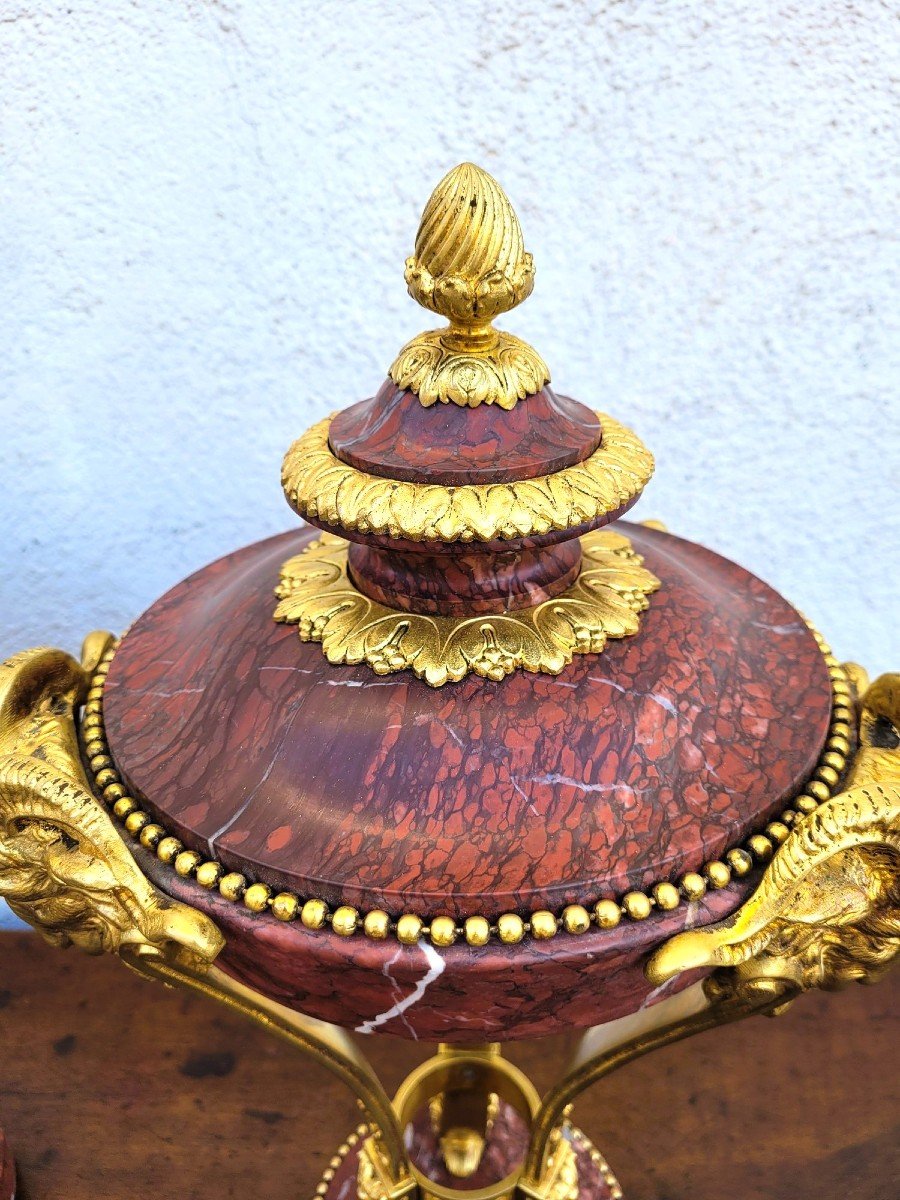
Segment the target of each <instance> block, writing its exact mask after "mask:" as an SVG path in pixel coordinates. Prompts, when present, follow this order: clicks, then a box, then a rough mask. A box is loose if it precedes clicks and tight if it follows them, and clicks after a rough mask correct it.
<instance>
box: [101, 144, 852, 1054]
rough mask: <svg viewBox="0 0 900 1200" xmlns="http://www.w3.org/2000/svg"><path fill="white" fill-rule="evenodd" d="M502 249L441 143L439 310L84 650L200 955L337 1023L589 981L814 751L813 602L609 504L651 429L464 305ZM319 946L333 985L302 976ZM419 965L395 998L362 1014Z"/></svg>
mask: <svg viewBox="0 0 900 1200" xmlns="http://www.w3.org/2000/svg"><path fill="white" fill-rule="evenodd" d="M532 280H533V264H532V263H531V258H530V255H527V254H526V253H525V251H524V248H523V244H522V238H521V231H520V229H519V226H518V221H517V220H516V218H515V214H514V213H513V212H512V209H511V206H510V205H509V202H508V200H507V199H506V197H505V195H504V193H503V192H502V190H501V189H500V188H499V185H498V184H496V182H495V181H494V180H492V179H491V178H490V176H487V175H486V174H485V173H484V172H481V171H479V170H478V168H475V167H472V166H471V165H470V164H464V165H463V166H462V167H460V168H456V169H455V171H453V172H451V173H450V174H449V175H448V176H447V177H446V179H445V180H443V181H442V182H441V184H439V185H438V188H437V189H436V190H435V193H434V195H433V196H432V199H431V200H430V201H429V204H428V206H427V207H426V209H425V213H424V214H423V218H422V225H421V226H420V230H419V235H418V237H417V241H416V253H415V254H414V255H413V256H412V257H411V258H410V259H409V260H408V262H407V282H408V285H409V288H410V291H411V293H412V294H413V295H414V296H415V297H416V298H417V299H418V300H419V301H420V302H421V303H423V304H424V305H425V306H426V307H429V308H432V309H434V310H436V311H438V312H441V313H442V314H443V315H445V316H447V317H448V319H449V320H450V325H449V327H448V328H447V329H445V330H440V331H437V332H429V333H427V334H422V335H420V336H419V338H417V339H413V342H411V343H410V344H409V345H408V346H407V347H405V348H404V350H403V351H401V353H400V355H399V356H398V358H397V359H396V361H395V362H394V364H393V366H392V368H391V373H390V377H389V379H388V380H387V381H386V383H385V384H384V385H383V386H382V387H381V388H380V390H379V391H378V392H377V393H376V395H375V396H374V397H372V399H370V400H367V401H363V402H360V403H358V404H355V405H352V406H351V407H350V408H348V409H345V410H344V411H343V412H342V413H340V414H337V415H335V416H333V417H330V418H327V419H326V420H324V421H321V422H319V424H318V425H315V426H313V428H312V429H311V430H310V431H309V432H308V433H307V434H305V435H303V437H301V438H300V439H299V441H298V442H297V443H295V445H294V446H293V447H291V449H290V450H289V451H288V454H287V456H286V459H285V464H284V470H283V477H282V482H283V485H284V489H285V494H286V497H287V499H288V501H289V503H290V504H291V506H292V507H293V508H294V509H295V510H296V511H297V512H298V513H299V514H300V515H301V516H302V517H303V518H305V520H306V521H307V522H309V524H304V525H302V526H301V527H300V528H298V529H295V530H294V531H292V532H289V533H285V534H282V535H279V536H277V537H274V538H269V539H267V540H266V541H263V542H259V543H256V544H255V545H252V546H249V547H246V548H244V549H242V550H238V551H236V552H235V553H233V554H231V555H228V556H227V557H225V558H223V559H220V560H219V561H218V562H215V563H212V564H210V565H209V566H207V567H204V568H203V569H202V570H200V571H198V572H197V573H196V574H194V575H192V576H190V577H189V578H188V579H186V580H184V581H183V582H182V583H181V584H179V585H178V586H177V587H175V588H174V589H172V591H170V592H169V593H167V594H166V595H165V596H163V597H162V598H161V599H160V600H158V601H157V602H156V603H155V604H153V605H152V606H151V607H150V609H149V610H148V611H147V612H146V613H144V615H143V616H141V617H140V618H139V619H138V620H137V621H136V622H135V623H134V625H133V626H132V627H131V629H130V630H129V631H128V633H127V634H126V636H125V637H124V638H123V639H122V642H121V644H120V645H119V647H118V648H117V649H116V650H115V653H114V654H113V655H112V656H111V659H108V660H107V661H105V662H104V663H103V664H101V667H100V668H99V670H98V680H97V683H98V686H99V687H101V688H102V716H101V717H98V718H97V720H96V721H95V722H94V728H93V729H91V730H88V731H87V736H88V739H89V741H88V745H87V754H88V758H89V761H90V765H91V768H92V770H93V771H94V778H95V783H96V786H97V788H98V790H99V791H100V792H101V793H102V794H103V795H104V796H105V797H106V799H107V800H109V801H110V802H111V803H112V804H113V805H114V807H115V811H116V813H117V815H119V816H120V817H121V819H123V820H124V821H125V823H126V827H127V828H128V830H129V832H131V833H132V835H133V836H134V837H135V838H136V839H137V840H138V841H139V842H140V843H141V844H142V846H143V847H144V848H145V849H146V851H147V852H148V854H147V857H148V858H150V856H151V855H152V856H154V857H153V859H151V865H150V866H149V867H148V870H149V871H150V873H151V874H155V876H156V877H157V878H158V880H159V882H160V883H161V884H162V886H164V887H166V888H167V889H168V890H169V891H170V892H171V893H172V894H182V893H183V892H184V890H185V889H188V890H189V891H190V893H191V902H192V903H196V904H200V905H201V906H202V905H203V904H207V905H208V906H209V910H210V912H212V913H213V915H214V916H215V918H216V920H218V921H219V922H220V924H222V925H223V926H224V927H225V928H226V931H227V932H228V935H229V940H228V946H227V948H226V951H225V952H224V960H223V961H225V963H226V966H230V968H231V969H234V970H235V971H236V972H237V973H238V974H240V975H241V976H242V977H244V978H252V979H253V982H254V983H255V985H256V986H261V987H263V989H264V990H268V991H269V992H270V993H271V994H273V995H275V996H276V997H277V998H279V999H283V1000H285V1002H287V1003H293V1004H296V1005H297V1006H298V1007H301V1008H304V1009H305V1010H306V1011H309V1012H311V1013H312V1014H313V1015H316V1016H322V1017H324V1018H326V1019H329V1020H335V1021H338V1022H339V1023H343V1024H351V1025H352V1024H356V1023H357V1022H359V1023H361V1025H362V1026H366V1024H367V1022H369V1023H370V1022H371V1021H373V1020H374V1021H376V1025H377V1027H378V1028H385V1029H386V1031H388V1032H402V1031H403V1029H406V1028H409V1029H414V1030H415V1032H416V1033H417V1035H420V1036H434V1037H443V1038H449V1039H450V1040H454V1039H458V1040H466V1038H471V1037H476V1040H477V1038H478V1037H480V1036H485V1035H490V1034H491V1033H494V1034H497V1033H498V1031H501V1030H502V1032H503V1036H510V1037H514V1036H520V1035H524V1034H526V1033H527V1034H529V1035H533V1034H534V1033H535V1032H546V1031H549V1030H550V1029H552V1028H555V1027H557V1024H558V1023H559V1022H563V1023H566V1024H569V1025H572V1024H579V1023H580V1024H592V1023H594V1022H595V1021H596V1020H598V1019H600V1017H601V1016H605V1017H609V1016H615V1015H620V1014H621V1012H622V1011H627V1010H628V1007H629V1005H634V1004H637V1003H640V1002H642V1001H643V1000H645V999H646V997H647V994H648V991H649V988H648V986H647V985H646V984H645V983H644V982H642V974H641V966H640V964H641V962H642V958H643V956H644V955H645V954H646V952H647V950H648V948H650V947H652V945H653V944H655V943H656V942H657V941H659V940H661V939H662V938H663V937H667V936H670V935H671V933H672V932H674V931H676V930H677V929H678V928H681V927H683V925H684V923H685V921H690V922H693V923H696V922H698V921H704V920H707V919H714V918H717V917H719V916H721V915H723V914H724V913H725V912H727V911H730V910H731V909H733V908H734V907H736V906H737V904H738V903H739V902H740V900H741V897H742V895H743V894H744V893H745V891H746V885H747V884H748V883H749V882H751V878H750V877H751V876H752V872H753V871H754V869H755V866H756V864H757V863H759V862H762V861H764V860H765V858H766V857H767V856H768V855H769V854H770V853H771V851H772V848H773V846H774V845H775V844H776V843H777V842H778V841H779V840H781V839H782V837H783V836H786V833H787V828H786V822H790V821H791V820H792V819H793V818H794V815H795V814H796V812H797V811H805V810H808V809H809V807H810V806H815V804H816V803H818V802H819V801H820V800H822V799H823V798H825V797H826V796H827V795H828V794H829V792H830V790H831V789H832V788H833V787H834V786H836V784H837V783H838V781H839V779H840V776H841V772H842V769H843V762H844V749H843V743H842V739H841V737H837V738H836V737H835V722H836V721H839V720H840V717H841V710H840V706H839V705H838V707H837V708H836V707H835V697H834V695H833V682H834V680H835V679H836V678H837V677H838V675H839V673H840V669H839V668H837V667H836V665H835V664H834V661H833V659H831V658H830V657H829V656H828V653H827V647H824V646H823V644H822V643H821V639H819V638H818V635H817V634H815V633H814V631H813V630H811V629H810V627H809V626H808V625H807V623H806V622H805V620H804V619H803V618H802V617H801V616H800V614H799V613H798V612H797V611H796V610H795V609H794V608H793V607H792V606H791V605H790V604H789V603H788V602H787V601H786V600H784V599H783V598H782V597H781V596H779V595H778V594H777V593H776V592H775V591H773V590H772V589H771V588H770V587H769V586H767V585H766V584H765V583H763V582H762V581H761V580H759V579H758V578H756V577H755V576H753V575H751V574H750V573H749V572H747V571H745V570H744V569H742V568H741V567H739V566H737V565H735V564H734V563H732V562H729V561H728V560H727V559H725V558H723V557H721V556H719V555H718V554H715V553H713V552H712V551H710V550H707V549H705V548H703V547H701V546H698V545H695V544H693V543H692V542H690V541H686V540H684V539H682V538H679V537H676V536H674V535H672V534H670V533H668V532H666V531H665V530H663V529H662V528H661V527H659V526H657V525H656V524H655V523H650V524H648V525H640V524H634V523H631V522H629V521H625V520H623V519H622V517H623V514H625V513H626V512H627V511H628V509H629V508H630V507H631V506H632V505H633V504H634V503H635V502H636V501H637V499H638V497H639V496H640V493H641V491H642V489H643V486H644V484H645V483H646V482H647V480H648V478H649V476H650V473H651V471H652V465H653V464H652V458H651V456H650V455H649V452H648V451H647V450H646V448H645V447H644V446H643V444H642V442H641V441H640V439H638V438H637V436H636V435H635V434H633V433H632V432H631V431H630V430H629V429H627V428H626V427H625V426H623V425H621V424H619V422H618V421H616V420H614V419H613V418H612V417H609V416H606V415H605V414H602V413H596V412H594V411H593V410H592V409H591V408H588V407H587V406H585V405H583V404H580V403H579V402H577V401H575V400H570V399H568V398H566V397H563V396H560V395H557V394H556V393H555V392H554V391H553V390H552V389H551V387H550V385H549V371H548V370H547V367H546V364H544V362H543V360H542V359H541V358H540V356H539V355H538V354H537V353H536V352H535V351H533V350H532V349H531V348H530V347H528V346H526V345H525V344H524V343H522V342H519V341H518V339H515V338H513V337H512V336H511V335H509V334H501V333H499V332H498V331H497V330H495V329H494V328H493V325H492V324H491V321H492V318H493V317H494V316H496V315H497V314H498V313H500V312H503V311H506V310H507V309H509V308H511V307H513V305H514V304H516V303H518V302H519V301H520V300H521V299H523V298H524V297H525V296H527V295H528V293H529V292H530V290H531V285H532ZM313 525H315V526H318V529H315V528H313V527H312V526H313ZM839 699H840V697H838V700H839ZM91 738H93V741H91V740H90V739H91ZM847 749H849V747H847ZM745 877H746V878H745ZM198 885H199V886H198ZM398 941H399V943H400V950H401V951H402V953H401V957H400V958H399V959H398V958H397V955H398V945H397V943H398ZM438 952H439V953H440V955H441V958H440V965H439V969H438V967H437V966H436V965H435V963H434V961H433V956H434V955H435V954H437V953H438ZM229 955H230V956H231V957H230V958H229ZM404 956H405V957H404ZM339 962H344V963H353V964H354V965H355V967H356V969H357V970H358V971H359V972H360V979H361V980H364V981H365V987H364V988H363V987H360V988H359V989H356V990H355V991H354V995H353V996H352V997H351V996H348V995H342V996H341V997H340V999H336V998H335V996H334V994H333V990H331V991H329V989H328V988H327V987H326V985H325V983H324V981H325V980H326V979H327V978H328V976H329V972H333V970H334V966H335V963H339ZM611 962H614V963H615V974H616V978H617V980H618V982H617V983H616V985H615V989H614V990H615V996H613V994H612V993H611V992H610V991H609V988H610V986H611V985H610V984H609V979H610V974H609V968H610V963H611ZM537 964H540V968H541V970H542V971H543V972H544V973H545V974H544V975H543V977H542V983H541V989H542V992H541V995H542V996H543V997H544V998H543V999H535V993H534V990H533V989H532V988H531V984H530V983H529V982H528V981H529V980H531V979H532V978H533V973H534V971H535V969H536V965H537ZM429 973H430V974H429ZM598 973H599V974H598ZM424 975H428V976H429V980H431V978H432V976H434V978H437V975H440V976H441V978H440V981H439V982H438V983H435V984H434V985H433V986H432V987H431V988H430V991H429V1001H428V1003H419V1004H418V1005H417V1007H416V1014H415V1017H414V1018H413V1017H411V1016H410V1015H409V1014H408V1013H407V1014H405V1015H404V1017H403V1021H404V1025H403V1026H402V1028H401V1027H400V1026H399V1025H398V1022H399V1020H400V1017H399V1016H391V1017H390V1019H387V1018H385V1019H384V1020H382V1017H383V1015H384V1014H383V1012H382V1010H381V1009H379V1008H378V1005H380V1004H382V1001H384V1002H385V1004H387V997H389V995H390V994H391V992H390V989H391V988H393V987H395V986H400V981H401V980H402V979H403V978H406V979H408V980H409V981H410V982H411V984H415V981H416V979H418V978H419V977H420V976H422V977H424ZM598 981H599V984H600V991H599V993H598V991H597V988H598ZM685 982H686V981H685ZM486 986H489V987H490V991H491V996H492V998H493V1002H496V1003H499V1004H500V1009H501V1010H502V1017H501V1015H496V1016H495V1017H491V1016H490V1015H489V1014H487V1013H486V1010H485V1008H484V1003H483V998H482V999H478V995H479V989H483V988H485V987H486ZM674 986H681V984H680V983H679V984H676V985H674ZM547 987H550V988H551V989H552V991H553V995H554V1006H553V1011H552V1015H548V1011H547V1001H546V994H545V992H546V988H547ZM385 988H387V989H388V991H387V997H386V996H385V994H384V990H385ZM604 988H606V990H607V993H608V994H607V995H606V999H605V1000H604V999H602V997H603V995H604ZM529 989H531V990H529ZM616 989H617V990H616ZM598 994H599V996H600V999H598ZM504 997H507V1000H504ZM498 998H499V999H498ZM598 1005H599V1008H598ZM387 1008H388V1009H389V1008H390V1005H389V1004H388V1005H387ZM511 1008H512V1009H514V1012H512V1014H511ZM476 1013H477V1014H479V1015H475V1014H476ZM492 1021H494V1024H493V1025H492Z"/></svg>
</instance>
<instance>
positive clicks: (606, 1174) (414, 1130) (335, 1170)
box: [316, 1105, 623, 1200]
mask: <svg viewBox="0 0 900 1200" xmlns="http://www.w3.org/2000/svg"><path fill="white" fill-rule="evenodd" d="M565 1136H566V1137H567V1138H568V1140H569V1141H570V1142H571V1144H572V1147H573V1149H574V1151H575V1158H576V1161H577V1163H578V1196H577V1200H623V1193H622V1189H621V1187H620V1186H619V1182H618V1180H617V1179H616V1177H615V1175H614V1174H613V1172H612V1170H611V1169H610V1167H609V1164H608V1163H607V1162H606V1159H605V1158H604V1157H603V1156H602V1155H601V1154H600V1152H599V1151H598V1150H597V1149H596V1148H595V1146H594V1144H593V1143H592V1142H591V1141H590V1139H589V1138H588V1137H586V1135H585V1134H583V1133H582V1132H581V1130H580V1129H578V1128H576V1127H575V1126H568V1127H567V1129H566V1135H565ZM365 1137H366V1132H365V1127H364V1126H360V1127H359V1128H358V1129H357V1130H355V1131H354V1133H352V1134H351V1135H350V1136H349V1137H348V1138H347V1139H346V1141H345V1142H343V1143H342V1144H341V1146H340V1147H339V1148H338V1150H337V1152H336V1153H335V1155H334V1156H333V1158H332V1159H331V1162H330V1163H329V1165H328V1167H327V1168H326V1170H325V1173H324V1174H323V1176H322V1179H321V1181H320V1183H319V1185H318V1187H317V1188H316V1200H356V1194H357V1193H356V1176H357V1171H358V1169H359V1156H360V1152H361V1150H362V1145H363V1142H364V1141H365ZM526 1142H527V1133H526V1130H525V1127H524V1125H523V1123H522V1121H521V1119H520V1118H519V1117H518V1115H517V1114H516V1113H515V1112H514V1111H513V1110H512V1109H511V1108H510V1107H509V1106H508V1105H502V1106H501V1109H500V1112H499V1113H498V1115H497V1119H496V1120H495V1121H494V1123H493V1126H492V1129H491V1132H490V1134H489V1135H488V1141H487V1145H486V1147H485V1151H484V1155H483V1157H482V1165H481V1167H479V1169H478V1171H477V1172H476V1173H475V1174H474V1175H471V1176H469V1177H468V1178H467V1179H464V1180H454V1179H453V1178H452V1177H451V1176H450V1175H449V1173H448V1172H447V1170H446V1168H445V1167H444V1165H443V1161H442V1160H441V1159H440V1153H439V1150H438V1147H437V1141H436V1139H435V1137H434V1134H433V1133H432V1130H431V1127H430V1123H429V1121H428V1119H427V1117H424V1116H423V1117H420V1118H419V1119H417V1120H416V1122H415V1123H414V1124H413V1125H412V1126H410V1128H409V1129H408V1130H407V1145H408V1146H411V1150H410V1152H411V1154H412V1158H413V1161H414V1163H415V1165H416V1166H417V1167H418V1169H419V1170H420V1171H422V1172H423V1173H426V1174H427V1175H428V1177H429V1178H430V1179H432V1180H433V1181H434V1182H435V1183H437V1184H440V1185H442V1186H443V1187H452V1186H454V1184H456V1185H457V1187H458V1190H459V1192H460V1194H461V1197H462V1198H463V1200H464V1198H465V1194H466V1192H471V1191H473V1190H474V1189H480V1188H484V1187H487V1186H489V1185H490V1184H491V1183H494V1182H496V1181H497V1180H499V1179H502V1178H503V1177H504V1176H506V1175H508V1174H510V1173H511V1171H513V1170H514V1169H515V1168H516V1167H517V1166H518V1165H519V1164H520V1163H521V1162H522V1159H523V1157H524V1154H525V1147H526Z"/></svg>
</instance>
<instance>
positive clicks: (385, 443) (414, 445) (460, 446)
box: [328, 379, 601, 487]
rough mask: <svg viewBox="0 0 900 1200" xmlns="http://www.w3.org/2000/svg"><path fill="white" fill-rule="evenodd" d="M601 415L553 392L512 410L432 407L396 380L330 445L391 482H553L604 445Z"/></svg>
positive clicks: (341, 421)
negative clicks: (544, 477)
mask: <svg viewBox="0 0 900 1200" xmlns="http://www.w3.org/2000/svg"><path fill="white" fill-rule="evenodd" d="M600 437H601V429H600V421H599V419H598V417H597V415H596V413H594V412H592V411H591V410H590V409H589V408H586V407H585V405H583V404H581V403H579V401H577V400H571V399H570V398H569V397H568V396H557V395H556V394H555V392H553V391H552V390H551V389H550V388H549V387H546V388H543V389H542V390H541V391H540V392H538V393H537V394H536V395H534V396H528V397H526V399H524V400H520V401H519V402H518V403H517V404H516V405H515V406H514V407H513V408H511V409H509V410H508V411H507V410H505V409H502V408H500V407H499V405H495V404H480V405H478V406H477V407H476V408H461V407H460V406H459V405H457V404H440V403H438V404H433V405H431V406H430V407H429V408H424V407H423V406H422V404H421V402H420V401H419V397H418V396H416V395H415V394H414V393H412V392H405V391H402V390H401V389H399V388H398V387H397V385H396V384H395V383H393V382H392V380H390V379H388V380H386V382H385V383H384V384H382V386H381V388H380V389H379V391H378V392H377V393H376V395H374V396H373V397H372V398H371V399H369V400H362V401H360V402H359V403H358V404H353V405H351V406H350V407H349V408H345V409H344V410H343V411H342V412H339V413H338V414H337V415H336V416H335V417H334V418H333V420H332V422H331V427H330V430H329V438H328V440H329V443H330V445H331V449H332V450H333V451H334V453H335V455H336V456H337V457H338V458H339V459H341V461H342V462H345V463H348V464H349V465H350V466H352V467H356V469H357V470H359V471H368V472H369V473H370V474H372V475H382V476H387V477H388V478H390V479H404V480H411V481H421V482H426V483H440V484H445V485H447V486H452V487H457V486H460V485H462V484H472V483H474V484H478V483H499V482H504V481H508V480H513V479H534V478H535V477H536V476H538V475H550V474H552V473H553V472H554V471H560V470H562V469H563V467H569V466H572V465H573V464H574V463H578V462H581V461H582V460H583V459H585V458H587V457H588V455H590V454H593V452H594V451H595V450H596V449H597V447H598V446H599V445H600Z"/></svg>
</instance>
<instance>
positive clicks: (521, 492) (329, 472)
mask: <svg viewBox="0 0 900 1200" xmlns="http://www.w3.org/2000/svg"><path fill="white" fill-rule="evenodd" d="M597 415H598V416H599V418H600V421H601V424H602V426H603V441H602V443H601V445H600V446H599V447H598V448H597V449H596V450H595V451H594V453H593V454H591V455H589V456H588V457H587V458H586V459H584V460H583V461H582V462H579V463H576V464H575V465H574V466H571V467H564V468H563V469H562V470H560V471H556V472H554V473H553V474H552V475H542V476H538V477H537V478H535V479H523V480H520V481H514V482H511V483H490V484H468V485H466V486H463V487H445V486H443V485H441V484H434V483H408V482H404V481H402V480H398V479H388V478H385V477H383V476H381V475H369V474H367V473H366V472H365V471H359V470H357V469H356V468H355V467H351V466H348V465H347V463H344V462H341V460H340V459H339V458H337V457H336V456H335V455H334V454H333V453H332V451H331V448H330V446H329V444H328V427H329V425H330V424H331V418H330V417H327V418H326V419H325V420H324V421H319V422H318V423H317V424H315V425H313V426H312V427H311V428H310V429H308V430H307V431H306V433H304V434H303V435H302V436H301V437H299V438H298V439H297V440H296V441H295V442H294V444H293V445H292V446H291V447H290V449H289V450H288V452H287V454H286V455H285V458H284V464H283V466H282V471H281V486H282V487H283V488H284V495H285V498H286V500H287V502H288V504H289V505H290V506H291V508H292V509H293V510H294V512H296V513H297V514H298V515H299V516H301V517H309V518H311V519H314V520H316V521H318V522H322V523H323V524H326V525H329V526H333V527H335V528H338V529H342V530H346V531H347V532H348V533H361V534H378V535H387V536H389V537H392V538H405V539H406V540H407V541H410V542H441V543H447V542H491V541H494V540H501V541H512V540H514V539H516V538H525V537H536V536H542V535H544V534H547V533H551V532H563V531H565V530H568V529H573V530H574V529H578V528H579V527H580V526H582V525H586V524H588V523H589V522H591V521H596V520H597V519H598V518H599V517H603V516H606V515H608V514H609V513H614V512H618V511H619V509H622V508H624V507H625V506H626V505H628V504H630V503H631V501H632V500H634V498H635V497H636V496H638V495H640V493H641V491H642V489H643V488H644V486H645V485H646V483H647V481H648V480H649V479H650V476H651V475H652V474H653V455H652V454H651V453H650V451H649V450H648V449H647V448H646V446H645V445H644V444H643V442H642V441H641V440H640V438H639V437H638V436H637V434H635V433H633V432H632V431H631V430H630V429H626V428H625V426H624V425H620V424H619V422H618V421H614V420H613V418H612V417H609V416H606V415H605V414H604V413H598V414H597Z"/></svg>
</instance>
